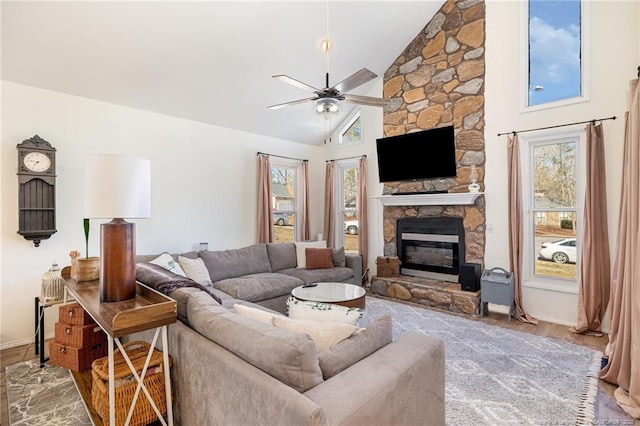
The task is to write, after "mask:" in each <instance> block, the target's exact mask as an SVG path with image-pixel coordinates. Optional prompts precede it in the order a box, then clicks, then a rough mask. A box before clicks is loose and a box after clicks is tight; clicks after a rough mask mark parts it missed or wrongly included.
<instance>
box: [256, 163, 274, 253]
mask: <svg viewBox="0 0 640 426" xmlns="http://www.w3.org/2000/svg"><path fill="white" fill-rule="evenodd" d="M257 229H258V231H257V233H258V235H257V240H258V242H259V243H271V242H273V209H272V208H271V162H270V161H269V156H268V155H263V154H258V227H257Z"/></svg>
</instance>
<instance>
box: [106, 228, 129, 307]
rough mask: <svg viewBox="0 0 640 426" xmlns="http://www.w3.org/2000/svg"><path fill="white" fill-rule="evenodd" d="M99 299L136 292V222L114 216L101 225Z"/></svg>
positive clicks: (121, 297) (114, 298) (117, 298)
mask: <svg viewBox="0 0 640 426" xmlns="http://www.w3.org/2000/svg"><path fill="white" fill-rule="evenodd" d="M100 241H101V243H100V244H101V245H100V302H120V301H122V300H128V299H132V298H134V297H135V296H136V232H135V224H133V223H130V222H127V221H126V220H124V219H113V220H112V221H111V222H109V223H104V224H102V225H101V226H100Z"/></svg>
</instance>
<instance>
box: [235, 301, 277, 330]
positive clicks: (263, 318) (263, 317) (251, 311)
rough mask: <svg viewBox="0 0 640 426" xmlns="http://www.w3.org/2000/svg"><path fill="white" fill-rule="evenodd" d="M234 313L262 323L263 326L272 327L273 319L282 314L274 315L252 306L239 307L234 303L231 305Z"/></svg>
mask: <svg viewBox="0 0 640 426" xmlns="http://www.w3.org/2000/svg"><path fill="white" fill-rule="evenodd" d="M233 308H234V309H235V310H236V312H237V313H238V314H240V315H242V316H243V317H247V318H253V319H254V320H257V321H260V322H263V323H265V324H269V325H273V317H275V316H282V314H275V313H273V312H269V311H265V310H263V309H258V308H254V307H253V306H247V305H240V304H238V303H236V304H235V305H233Z"/></svg>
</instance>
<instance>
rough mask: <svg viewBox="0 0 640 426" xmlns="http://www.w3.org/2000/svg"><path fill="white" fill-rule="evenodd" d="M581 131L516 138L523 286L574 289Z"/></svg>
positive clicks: (580, 172)
mask: <svg viewBox="0 0 640 426" xmlns="http://www.w3.org/2000/svg"><path fill="white" fill-rule="evenodd" d="M583 138H584V130H583V129H580V130H570V131H566V132H563V133H559V132H554V133H547V134H546V135H540V136H537V137H526V136H524V135H522V136H521V140H523V142H524V143H522V145H521V152H522V154H523V157H522V158H523V159H525V160H524V161H523V162H522V164H523V165H524V169H523V173H522V176H523V179H522V180H523V186H524V188H523V210H524V212H525V220H524V259H525V260H524V262H523V269H524V277H525V281H526V283H525V285H533V286H538V285H542V286H545V285H546V286H554V285H555V286H562V287H565V288H567V289H570V290H569V291H571V292H574V291H577V286H576V283H577V279H578V269H577V265H578V263H579V261H580V259H579V258H578V257H579V256H578V251H577V247H579V246H580V239H581V235H580V230H579V226H578V225H579V223H578V218H579V217H582V196H581V195H580V196H578V194H582V189H583V184H582V179H581V178H580V176H581V174H582V173H584V172H583V170H582V169H583V166H582V165H583V164H584V153H583V147H584V140H583Z"/></svg>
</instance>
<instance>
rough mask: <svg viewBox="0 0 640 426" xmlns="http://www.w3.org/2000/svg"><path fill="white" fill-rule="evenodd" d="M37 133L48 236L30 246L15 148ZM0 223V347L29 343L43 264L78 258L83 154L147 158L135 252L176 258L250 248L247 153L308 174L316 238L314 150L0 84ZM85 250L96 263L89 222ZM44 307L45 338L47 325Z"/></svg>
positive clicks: (319, 179)
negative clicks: (52, 202)
mask: <svg viewBox="0 0 640 426" xmlns="http://www.w3.org/2000/svg"><path fill="white" fill-rule="evenodd" d="M35 134H38V135H39V136H40V137H42V138H44V139H46V140H48V141H49V142H51V143H52V144H53V145H54V146H55V147H56V148H57V155H56V163H57V175H58V177H57V189H56V196H57V215H56V218H57V229H58V232H57V233H56V234H54V235H53V236H52V237H51V238H50V239H48V240H43V241H42V243H41V245H40V247H39V248H35V247H34V246H33V243H31V242H29V241H26V240H25V239H24V238H22V237H21V236H20V235H18V234H17V233H16V231H17V229H18V214H17V201H18V184H17V176H16V172H17V150H16V145H17V144H18V143H20V142H22V141H23V140H24V139H28V138H30V137H32V136H33V135H35ZM1 146H2V148H1V150H0V156H1V163H0V164H1V174H0V177H1V195H2V217H1V220H0V232H1V234H0V235H1V237H2V241H1V245H0V255H1V260H0V268H1V269H0V271H1V275H0V289H1V295H2V298H1V301H0V315H1V316H0V318H1V325H0V327H1V329H0V347H1V348H4V347H9V346H14V345H16V344H22V343H26V342H28V341H30V339H31V337H30V336H32V334H33V315H34V313H33V300H34V297H35V296H38V295H39V294H40V283H41V276H42V274H43V273H44V272H45V271H46V270H47V269H48V268H49V266H50V265H51V263H52V262H53V261H57V262H59V263H60V265H61V266H63V265H68V264H69V257H68V254H69V252H70V251H71V250H76V249H77V250H80V251H81V252H82V253H84V235H83V230H82V229H83V228H82V218H83V195H82V194H83V188H84V187H83V175H84V162H85V159H86V157H87V155H89V154H101V153H115V154H123V155H132V156H139V157H144V158H148V159H150V160H151V169H152V170H151V172H152V200H151V203H152V206H151V218H150V219H146V220H137V221H135V222H136V231H137V252H138V253H139V254H153V253H159V252H162V251H168V252H174V253H181V252H186V251H190V250H197V248H198V243H199V242H200V241H207V242H208V243H209V249H211V250H215V249H228V248H237V247H242V246H244V245H249V244H252V243H254V242H255V233H256V224H255V222H256V219H255V217H256V152H257V151H262V152H267V153H270V154H279V155H286V156H291V157H295V158H306V159H308V160H309V166H310V175H311V176H310V185H311V188H310V192H311V197H310V198H311V201H310V203H311V212H312V218H311V219H312V220H311V223H312V229H311V231H312V235H313V234H315V233H316V232H321V227H322V213H321V212H322V194H323V191H324V188H323V185H324V184H323V182H324V179H323V176H324V157H323V152H322V148H320V147H312V146H308V145H304V144H298V143H293V142H290V141H284V140H279V139H274V138H268V137H264V136H259V135H255V134H250V133H245V132H239V131H235V130H230V129H226V128H221V127H216V126H211V125H207V124H203V123H198V122H193V121H188V120H183V119H178V118H174V117H168V116H163V115H160V114H155V113H149V112H145V111H140V110H135V109H131V108H125V107H120V106H116V105H112V104H108V103H103V102H98V101H94V100H89V99H85V98H79V97H75V96H69V95H65V94H62V93H57V92H52V91H47V90H41V89H37V88H33V87H29V86H23V85H18V84H14V83H10V82H5V81H3V82H2V145H1ZM90 238H91V241H90V247H89V251H90V254H91V255H96V256H97V255H99V251H100V249H99V240H100V236H99V222H98V221H92V232H91V237H90ZM56 311H57V308H51V309H47V315H46V316H47V325H46V331H47V333H51V332H52V329H53V324H54V322H55V320H56V318H57V312H56Z"/></svg>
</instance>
